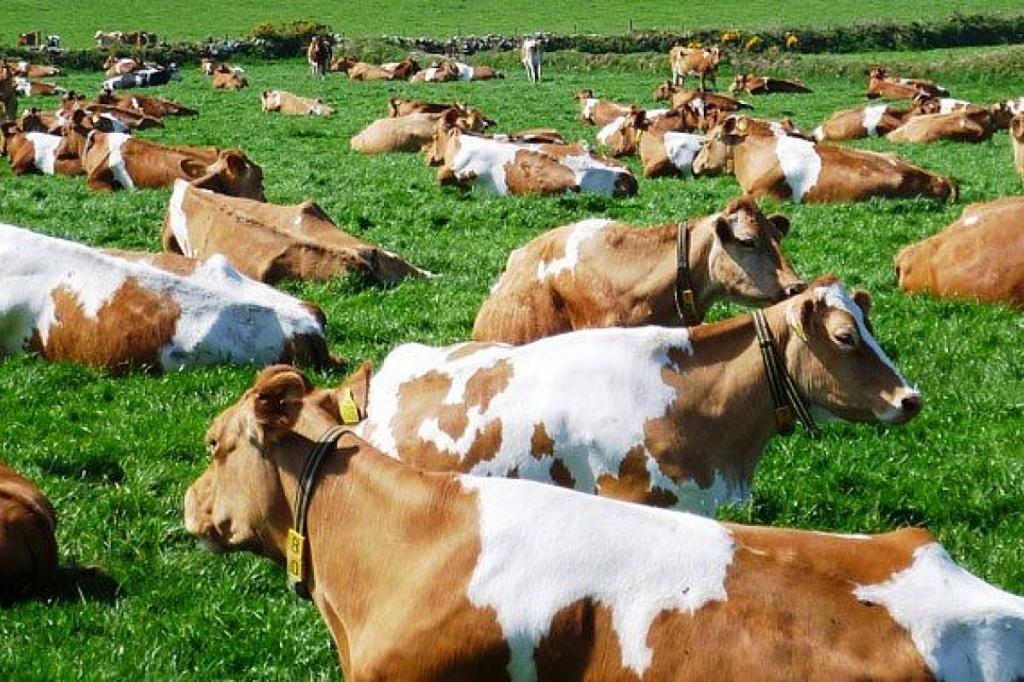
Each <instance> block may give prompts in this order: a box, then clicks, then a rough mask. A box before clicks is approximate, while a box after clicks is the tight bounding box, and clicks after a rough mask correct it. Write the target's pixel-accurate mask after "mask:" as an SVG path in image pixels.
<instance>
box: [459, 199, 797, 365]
mask: <svg viewBox="0 0 1024 682" xmlns="http://www.w3.org/2000/svg"><path fill="white" fill-rule="evenodd" d="M680 230H686V231H687V232H688V239H686V240H683V239H682V235H681V234H680ZM788 231H789V220H787V219H786V217H785V216H782V215H774V216H772V217H771V219H768V218H766V217H765V216H764V214H762V213H761V211H760V210H759V209H758V208H757V205H756V204H755V203H754V202H753V201H751V200H750V199H747V198H746V197H743V198H739V199H734V200H732V201H730V202H729V204H728V205H727V206H726V207H725V210H723V211H722V212H720V213H715V214H713V215H709V216H704V217H702V218H695V219H693V220H691V221H687V222H685V223H669V224H665V225H660V226H658V227H653V228H637V227H632V226H629V225H625V224H623V223H619V222H616V221H613V220H606V219H591V220H584V221H582V222H578V223H573V224H572V225H566V226H564V227H559V228H555V229H553V230H549V231H548V232H545V233H544V234H542V235H540V236H539V237H536V238H534V239H533V240H532V241H530V242H529V243H528V244H526V245H525V246H522V247H520V248H518V249H516V250H515V251H513V252H512V254H511V255H510V256H509V258H508V263H507V264H506V265H505V271H504V272H503V273H502V275H501V277H500V278H499V279H498V282H497V283H496V284H495V285H494V286H493V287H492V288H491V293H490V295H489V296H488V297H487V300H486V301H484V303H483V305H482V306H481V307H480V311H479V312H478V313H477V316H476V322H475V323H474V325H473V340H474V341H501V342H505V343H511V344H516V345H518V344H523V343H529V342H531V341H536V340H537V339H539V338H542V337H545V336H553V335H555V334H561V333H563V332H568V331H572V330H575V329H587V328H594V327H639V326H642V325H648V324H655V325H660V326H672V327H678V326H681V325H686V324H697V323H699V322H700V321H701V320H703V319H704V315H705V313H706V312H707V310H708V308H709V307H710V306H711V304H712V303H714V302H715V301H716V300H719V299H723V298H726V299H729V300H733V301H738V302H742V303H747V304H752V305H762V304H766V303H774V302H777V301H780V300H782V299H784V298H786V297H787V296H792V295H793V294H796V293H799V292H800V291H802V290H803V289H804V283H803V282H802V281H801V280H800V277H799V276H798V275H797V274H796V273H795V272H794V271H793V268H792V267H791V266H790V264H789V262H788V260H787V259H786V257H785V255H783V253H782V250H781V248H780V243H781V241H782V238H783V237H784V236H785V235H786V233H787V232H788ZM684 244H685V245H686V246H687V248H686V252H685V254H684V253H682V252H681V250H682V248H683V245H684ZM680 268H683V269H684V272H685V273H687V274H685V275H682V276H681V275H680V274H679V272H680ZM683 290H688V291H690V292H691V294H690V295H689V297H687V296H686V295H684V294H683V293H682V292H683ZM690 300H692V304H691V303H689V301H690Z"/></svg>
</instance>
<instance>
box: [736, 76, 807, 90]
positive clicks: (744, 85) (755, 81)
mask: <svg viewBox="0 0 1024 682" xmlns="http://www.w3.org/2000/svg"><path fill="white" fill-rule="evenodd" d="M729 92H745V93H747V94H750V95H776V94H780V93H783V94H784V93H790V94H793V93H795V94H806V93H809V92H812V90H811V89H810V88H809V87H807V86H806V85H804V84H803V83H801V82H800V81H788V80H784V79H782V78H768V77H766V76H755V75H754V74H752V73H745V74H738V75H737V76H736V78H734V79H733V81H732V83H731V84H730V85H729Z"/></svg>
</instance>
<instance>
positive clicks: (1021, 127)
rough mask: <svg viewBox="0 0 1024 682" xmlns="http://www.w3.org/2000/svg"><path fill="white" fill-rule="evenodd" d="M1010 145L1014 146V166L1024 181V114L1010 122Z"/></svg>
mask: <svg viewBox="0 0 1024 682" xmlns="http://www.w3.org/2000/svg"><path fill="white" fill-rule="evenodd" d="M1010 144H1012V145H1013V165H1014V166H1015V167H1016V168H1017V174H1018V175H1020V177H1021V179H1022V180H1024V114H1017V115H1016V116H1014V117H1013V120H1012V121H1011V122H1010Z"/></svg>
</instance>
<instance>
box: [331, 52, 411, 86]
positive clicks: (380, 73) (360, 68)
mask: <svg viewBox="0 0 1024 682" xmlns="http://www.w3.org/2000/svg"><path fill="white" fill-rule="evenodd" d="M331 71H336V72H340V73H343V74H345V75H347V76H348V78H349V80H353V81H390V80H394V79H395V74H394V72H393V71H392V70H391V69H385V68H382V67H380V66H377V65H376V64H369V63H367V62H361V61H358V60H356V59H354V58H352V57H344V58H341V59H335V60H334V61H333V62H332V63H331ZM417 75H419V74H417Z"/></svg>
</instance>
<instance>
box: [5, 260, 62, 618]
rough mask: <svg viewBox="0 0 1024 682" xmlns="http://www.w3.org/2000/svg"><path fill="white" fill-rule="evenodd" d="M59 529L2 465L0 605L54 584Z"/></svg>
mask: <svg viewBox="0 0 1024 682" xmlns="http://www.w3.org/2000/svg"><path fill="white" fill-rule="evenodd" d="M2 267H3V266H2V265H0V268H2ZM56 529H57V515H56V513H54V511H53V506H52V505H51V504H50V501H49V500H48V499H46V495H44V494H43V493H42V491H41V490H39V488H37V487H36V486H35V485H34V484H33V483H32V482H31V481H29V480H28V479H26V478H24V477H23V476H21V475H19V474H18V473H17V472H15V471H14V470H13V469H11V468H10V467H8V466H6V465H5V464H4V463H3V462H0V604H3V603H4V602H7V601H9V600H13V599H16V598H18V597H21V596H24V595H26V594H28V593H30V592H33V591H37V590H39V589H41V588H45V587H47V586H48V585H50V583H52V582H53V580H54V578H55V577H56V576H57V540H56V538H55V537H54V531H55V530H56Z"/></svg>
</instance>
